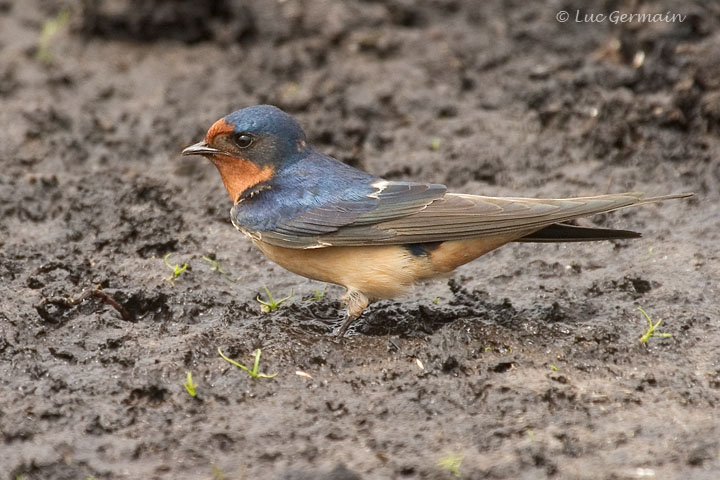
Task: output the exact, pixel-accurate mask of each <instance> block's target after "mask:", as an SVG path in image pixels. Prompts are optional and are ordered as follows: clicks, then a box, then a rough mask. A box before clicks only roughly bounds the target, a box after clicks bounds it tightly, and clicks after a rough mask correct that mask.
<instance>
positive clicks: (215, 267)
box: [202, 257, 241, 283]
mask: <svg viewBox="0 0 720 480" xmlns="http://www.w3.org/2000/svg"><path fill="white" fill-rule="evenodd" d="M202 259H203V260H205V261H206V262H207V263H209V264H210V269H211V270H214V271H216V272H218V273H219V274H220V275H222V276H223V278H225V280H227V281H228V282H232V283H235V282H237V281H238V280H240V278H241V277H235V278H233V274H232V273H228V272H226V271H225V270H223V269H222V267H221V266H220V262H218V261H217V260H215V259H213V258H210V257H202Z"/></svg>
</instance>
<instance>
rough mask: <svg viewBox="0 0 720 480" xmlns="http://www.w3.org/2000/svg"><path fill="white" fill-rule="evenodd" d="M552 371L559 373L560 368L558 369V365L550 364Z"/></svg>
mask: <svg viewBox="0 0 720 480" xmlns="http://www.w3.org/2000/svg"><path fill="white" fill-rule="evenodd" d="M550 370H552V371H553V372H557V371H558V367H557V366H556V365H553V364H552V363H551V364H550Z"/></svg>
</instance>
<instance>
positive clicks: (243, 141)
mask: <svg viewBox="0 0 720 480" xmlns="http://www.w3.org/2000/svg"><path fill="white" fill-rule="evenodd" d="M233 142H235V145H237V146H238V148H248V147H249V146H250V145H252V143H253V137H251V136H250V135H248V134H247V133H237V134H235V136H234V137H233Z"/></svg>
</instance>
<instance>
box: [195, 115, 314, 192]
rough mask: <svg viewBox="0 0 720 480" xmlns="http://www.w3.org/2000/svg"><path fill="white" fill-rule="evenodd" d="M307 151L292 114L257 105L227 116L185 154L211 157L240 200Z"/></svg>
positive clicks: (228, 189) (229, 188)
mask: <svg viewBox="0 0 720 480" xmlns="http://www.w3.org/2000/svg"><path fill="white" fill-rule="evenodd" d="M307 148H308V147H307V143H306V138H305V132H303V130H302V128H300V125H298V123H297V122H296V121H295V120H294V119H293V118H292V117H291V116H290V115H288V114H287V113H285V112H283V111H282V110H280V109H279V108H277V107H274V106H272V105H256V106H253V107H247V108H243V109H241V110H237V111H235V112H233V113H231V114H229V115H226V116H224V117H223V118H221V119H220V120H218V121H217V122H215V123H214V124H213V125H212V126H211V127H210V129H209V130H208V132H207V134H206V135H205V140H204V141H202V142H198V143H196V144H195V145H192V146H190V147H188V148H186V149H185V150H183V152H182V153H183V155H204V156H205V157H207V158H209V159H210V160H211V161H212V162H213V163H214V164H215V166H216V167H217V169H218V171H219V172H220V176H221V177H222V179H223V183H224V184H225V188H226V189H227V191H228V194H229V195H230V198H232V200H233V201H237V200H238V199H239V198H240V197H241V196H242V194H243V192H245V191H246V190H248V189H249V188H252V187H254V186H256V185H257V184H259V183H261V182H266V181H268V180H270V179H271V178H272V177H273V176H274V175H275V173H276V172H277V171H278V170H280V168H281V167H282V166H283V165H286V164H288V163H292V162H293V161H294V160H295V159H297V158H298V157H299V156H300V155H302V154H303V153H304V152H305V151H306V150H307Z"/></svg>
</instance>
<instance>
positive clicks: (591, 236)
mask: <svg viewBox="0 0 720 480" xmlns="http://www.w3.org/2000/svg"><path fill="white" fill-rule="evenodd" d="M641 236H642V235H641V234H639V233H637V232H631V231H630V230H613V229H611V228H587V227H576V226H574V225H566V224H563V223H555V224H553V225H550V226H548V227H545V228H543V229H542V230H538V231H537V232H535V233H531V234H530V235H526V236H524V237H522V238H520V239H518V240H515V241H516V242H546V243H553V242H593V241H599V240H620V239H627V238H639V237H641Z"/></svg>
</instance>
